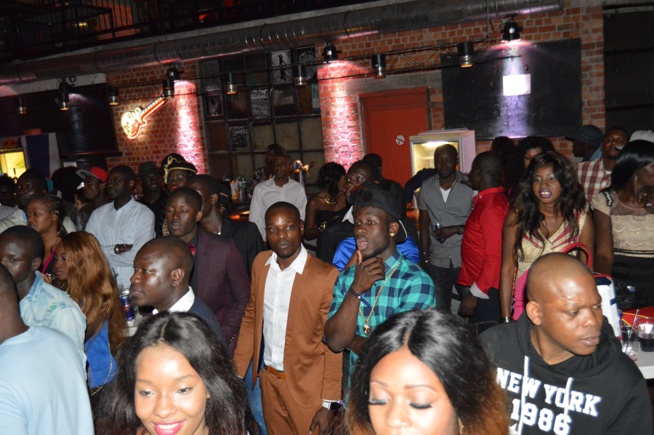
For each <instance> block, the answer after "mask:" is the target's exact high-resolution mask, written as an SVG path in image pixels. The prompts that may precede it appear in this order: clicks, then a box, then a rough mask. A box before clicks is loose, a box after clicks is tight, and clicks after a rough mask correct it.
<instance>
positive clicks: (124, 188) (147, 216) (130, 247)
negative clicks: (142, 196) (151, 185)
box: [86, 166, 154, 288]
mask: <svg viewBox="0 0 654 435" xmlns="http://www.w3.org/2000/svg"><path fill="white" fill-rule="evenodd" d="M135 179H136V174H134V170H133V169H132V168H130V167H128V166H116V167H115V168H113V169H112V170H111V172H109V175H108V176H107V182H106V183H105V184H106V187H105V192H106V193H107V196H108V197H109V199H110V200H111V201H112V202H110V203H109V204H105V205H103V206H102V207H99V208H96V209H95V210H93V213H92V214H91V217H90V218H89V222H88V223H87V224H86V231H88V232H89V233H91V234H93V235H94V236H95V238H96V239H98V242H100V246H101V247H102V252H103V253H104V256H105V257H107V261H108V262H109V265H110V266H111V268H112V269H113V271H114V274H116V282H117V283H118V286H123V288H129V285H130V282H129V278H130V277H131V276H132V271H133V270H132V267H133V265H134V257H135V256H136V253H137V252H138V250H139V249H141V247H142V246H143V245H144V244H145V242H147V241H148V240H150V239H153V238H154V214H153V213H152V211H151V210H150V209H149V208H147V207H146V206H145V205H143V204H141V203H139V202H137V201H135V200H134V199H132V189H133V188H134V180H135Z"/></svg>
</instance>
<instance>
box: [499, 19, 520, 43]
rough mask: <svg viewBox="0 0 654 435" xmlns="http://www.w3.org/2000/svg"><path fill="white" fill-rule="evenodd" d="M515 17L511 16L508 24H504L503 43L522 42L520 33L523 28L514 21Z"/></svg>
mask: <svg viewBox="0 0 654 435" xmlns="http://www.w3.org/2000/svg"><path fill="white" fill-rule="evenodd" d="M514 18H515V15H511V16H510V17H509V19H508V20H507V22H506V23H504V30H503V31H502V41H506V42H511V41H519V40H520V32H522V27H520V26H519V25H518V23H516V22H515V21H514V20H513V19H514Z"/></svg>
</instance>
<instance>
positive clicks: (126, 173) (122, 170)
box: [107, 165, 136, 181]
mask: <svg viewBox="0 0 654 435" xmlns="http://www.w3.org/2000/svg"><path fill="white" fill-rule="evenodd" d="M112 173H113V174H119V175H122V176H123V177H125V178H126V179H127V180H128V181H132V180H135V179H136V173H135V172H134V169H132V168H130V167H129V166H125V165H119V166H114V168H113V169H112V170H111V171H109V174H112ZM107 176H108V175H107Z"/></svg>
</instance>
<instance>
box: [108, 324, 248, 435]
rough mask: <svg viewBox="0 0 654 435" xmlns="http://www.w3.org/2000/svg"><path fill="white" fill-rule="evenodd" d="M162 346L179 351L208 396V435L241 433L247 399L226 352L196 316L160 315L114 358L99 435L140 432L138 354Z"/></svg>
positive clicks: (138, 332)
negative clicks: (114, 368)
mask: <svg viewBox="0 0 654 435" xmlns="http://www.w3.org/2000/svg"><path fill="white" fill-rule="evenodd" d="M158 344H166V345H168V346H170V347H172V348H173V349H175V350H176V351H178V352H180V353H181V354H182V355H184V357H185V358H186V359H187V360H188V362H189V363H190V365H191V367H193V369H194V370H195V371H196V372H198V375H200V378H201V379H202V382H203V383H204V386H205V388H206V389H207V391H208V392H209V395H210V399H208V400H207V404H206V410H205V422H206V425H207V427H208V428H209V433H211V434H212V435H232V434H243V435H244V434H245V433H246V432H247V430H246V417H247V416H248V413H249V408H248V399H247V394H246V391H245V386H244V385H243V382H242V381H241V380H239V379H238V378H237V377H236V374H235V373H234V369H233V368H232V363H231V360H230V359H229V356H228V355H227V351H226V349H225V347H224V346H223V345H222V344H221V343H220V341H218V338H217V337H216V334H215V333H214V332H213V331H212V330H211V328H210V327H209V326H208V325H207V324H206V323H205V322H204V320H202V319H201V318H200V317H198V316H196V315H195V314H191V313H169V312H164V313H160V314H157V315H155V316H150V317H148V318H146V319H144V320H143V323H141V325H140V326H139V329H138V330H137V331H136V335H134V337H132V338H131V339H129V340H128V341H126V342H125V344H124V345H123V346H122V347H121V348H120V351H119V352H118V355H117V358H116V360H117V363H118V364H117V366H118V370H117V371H116V376H115V378H114V380H113V381H112V382H111V383H110V384H108V385H107V386H106V387H105V388H106V389H107V391H106V393H105V395H104V397H102V400H101V403H100V412H99V415H102V416H106V418H102V419H98V420H97V421H96V424H97V427H96V433H98V434H110V435H119V434H134V433H137V432H136V431H137V430H138V428H139V427H141V421H140V420H139V418H138V416H137V415H136V410H135V406H134V385H135V384H136V368H135V367H136V359H137V357H138V356H139V355H140V353H141V351H143V350H144V349H146V348H148V347H150V346H156V345H158Z"/></svg>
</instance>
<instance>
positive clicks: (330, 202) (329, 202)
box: [323, 195, 338, 205]
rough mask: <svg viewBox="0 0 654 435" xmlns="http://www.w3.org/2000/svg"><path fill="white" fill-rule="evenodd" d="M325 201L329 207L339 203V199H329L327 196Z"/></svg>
mask: <svg viewBox="0 0 654 435" xmlns="http://www.w3.org/2000/svg"><path fill="white" fill-rule="evenodd" d="M323 200H324V201H325V202H326V203H327V204H329V205H334V204H336V203H337V202H338V200H337V199H329V197H328V196H327V195H325V196H324V197H323Z"/></svg>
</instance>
